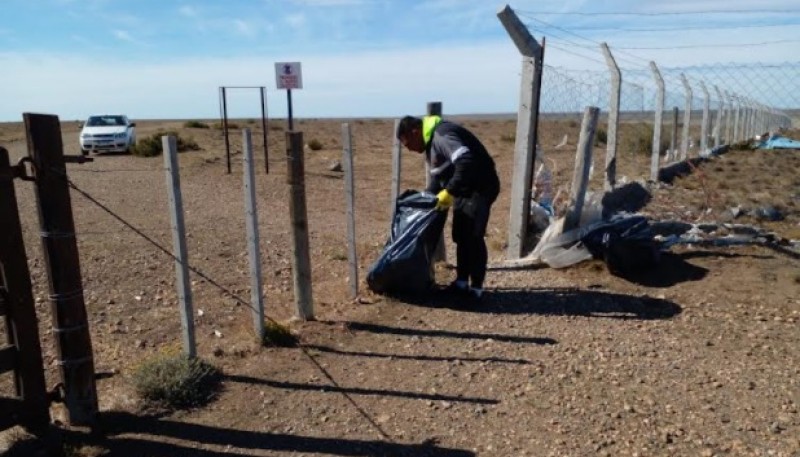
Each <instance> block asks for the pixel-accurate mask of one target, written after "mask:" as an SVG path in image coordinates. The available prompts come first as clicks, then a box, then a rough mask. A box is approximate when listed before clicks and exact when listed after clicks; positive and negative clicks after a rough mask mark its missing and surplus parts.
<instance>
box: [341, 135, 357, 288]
mask: <svg viewBox="0 0 800 457" xmlns="http://www.w3.org/2000/svg"><path fill="white" fill-rule="evenodd" d="M342 164H344V195H345V201H346V205H347V263H348V265H349V267H350V277H349V278H348V279H349V282H350V298H352V299H356V298H357V297H358V255H357V252H356V201H355V199H356V192H355V177H354V169H353V135H352V134H351V131H350V124H346V123H345V124H342Z"/></svg>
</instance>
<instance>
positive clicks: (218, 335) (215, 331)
mask: <svg viewBox="0 0 800 457" xmlns="http://www.w3.org/2000/svg"><path fill="white" fill-rule="evenodd" d="M214 336H216V337H217V338H222V332H220V331H219V330H214Z"/></svg>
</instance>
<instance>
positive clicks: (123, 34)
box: [113, 30, 139, 44]
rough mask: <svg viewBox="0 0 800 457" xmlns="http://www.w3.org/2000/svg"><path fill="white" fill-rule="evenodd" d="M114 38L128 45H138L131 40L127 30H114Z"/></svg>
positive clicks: (131, 37)
mask: <svg viewBox="0 0 800 457" xmlns="http://www.w3.org/2000/svg"><path fill="white" fill-rule="evenodd" d="M113 33H114V37H116V38H117V39H118V40H121V41H127V42H128V43H134V44H138V43H139V42H138V41H137V40H136V39H134V38H133V36H132V35H131V34H130V32H128V31H127V30H114V31H113Z"/></svg>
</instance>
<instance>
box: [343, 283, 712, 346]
mask: <svg viewBox="0 0 800 457" xmlns="http://www.w3.org/2000/svg"><path fill="white" fill-rule="evenodd" d="M694 268H699V267H694ZM699 270H703V273H702V274H705V272H707V270H705V269H699ZM699 270H698V271H697V273H696V274H700V273H701V272H700V271H699ZM399 300H401V301H403V302H405V303H408V304H411V305H416V306H427V307H433V308H450V309H455V310H460V311H464V312H472V313H487V314H537V315H553V316H584V317H602V318H612V319H639V320H652V319H670V318H672V317H674V316H676V315H678V314H680V313H681V311H682V308H681V307H680V306H679V305H678V304H676V303H673V302H671V301H667V300H661V299H658V298H652V297H646V296H645V297H639V296H631V295H621V294H615V293H608V292H600V291H591V290H579V289H512V288H500V289H490V290H487V292H486V293H485V294H484V297H483V299H482V300H481V302H480V303H479V304H474V303H470V302H469V301H467V300H465V299H463V298H460V297H457V296H453V295H445V294H441V293H434V294H431V295H428V296H414V297H402V298H399ZM367 325H372V324H359V323H350V324H349V325H348V327H349V328H351V329H353V328H354V326H355V327H356V329H357V328H358V327H359V326H367ZM372 326H373V327H381V326H374V325H372ZM402 330H406V331H408V332H415V333H419V332H434V333H441V334H446V333H450V332H446V331H438V330H414V329H402ZM371 331H375V332H378V333H381V332H389V333H392V332H397V331H398V329H394V328H385V329H380V328H375V329H373V330H371ZM442 336H445V335H442ZM450 336H454V337H467V338H471V337H475V338H481V337H482V338H494V339H497V340H501V341H502V340H503V338H511V339H512V340H516V339H519V338H522V339H523V341H513V342H528V343H537V344H553V343H554V342H555V341H553V340H551V339H549V338H524V337H509V336H506V335H491V336H487V335H479V336H471V335H470V334H463V335H461V336H459V335H450Z"/></svg>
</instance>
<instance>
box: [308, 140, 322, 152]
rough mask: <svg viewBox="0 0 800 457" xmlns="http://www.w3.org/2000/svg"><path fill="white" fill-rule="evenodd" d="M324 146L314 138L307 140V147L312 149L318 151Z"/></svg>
mask: <svg viewBox="0 0 800 457" xmlns="http://www.w3.org/2000/svg"><path fill="white" fill-rule="evenodd" d="M324 147H325V145H323V144H322V142H321V141H319V140H318V139H316V138H314V139H313V140H311V141H309V142H308V149H311V150H312V151H319V150H321V149H322V148H324Z"/></svg>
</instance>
